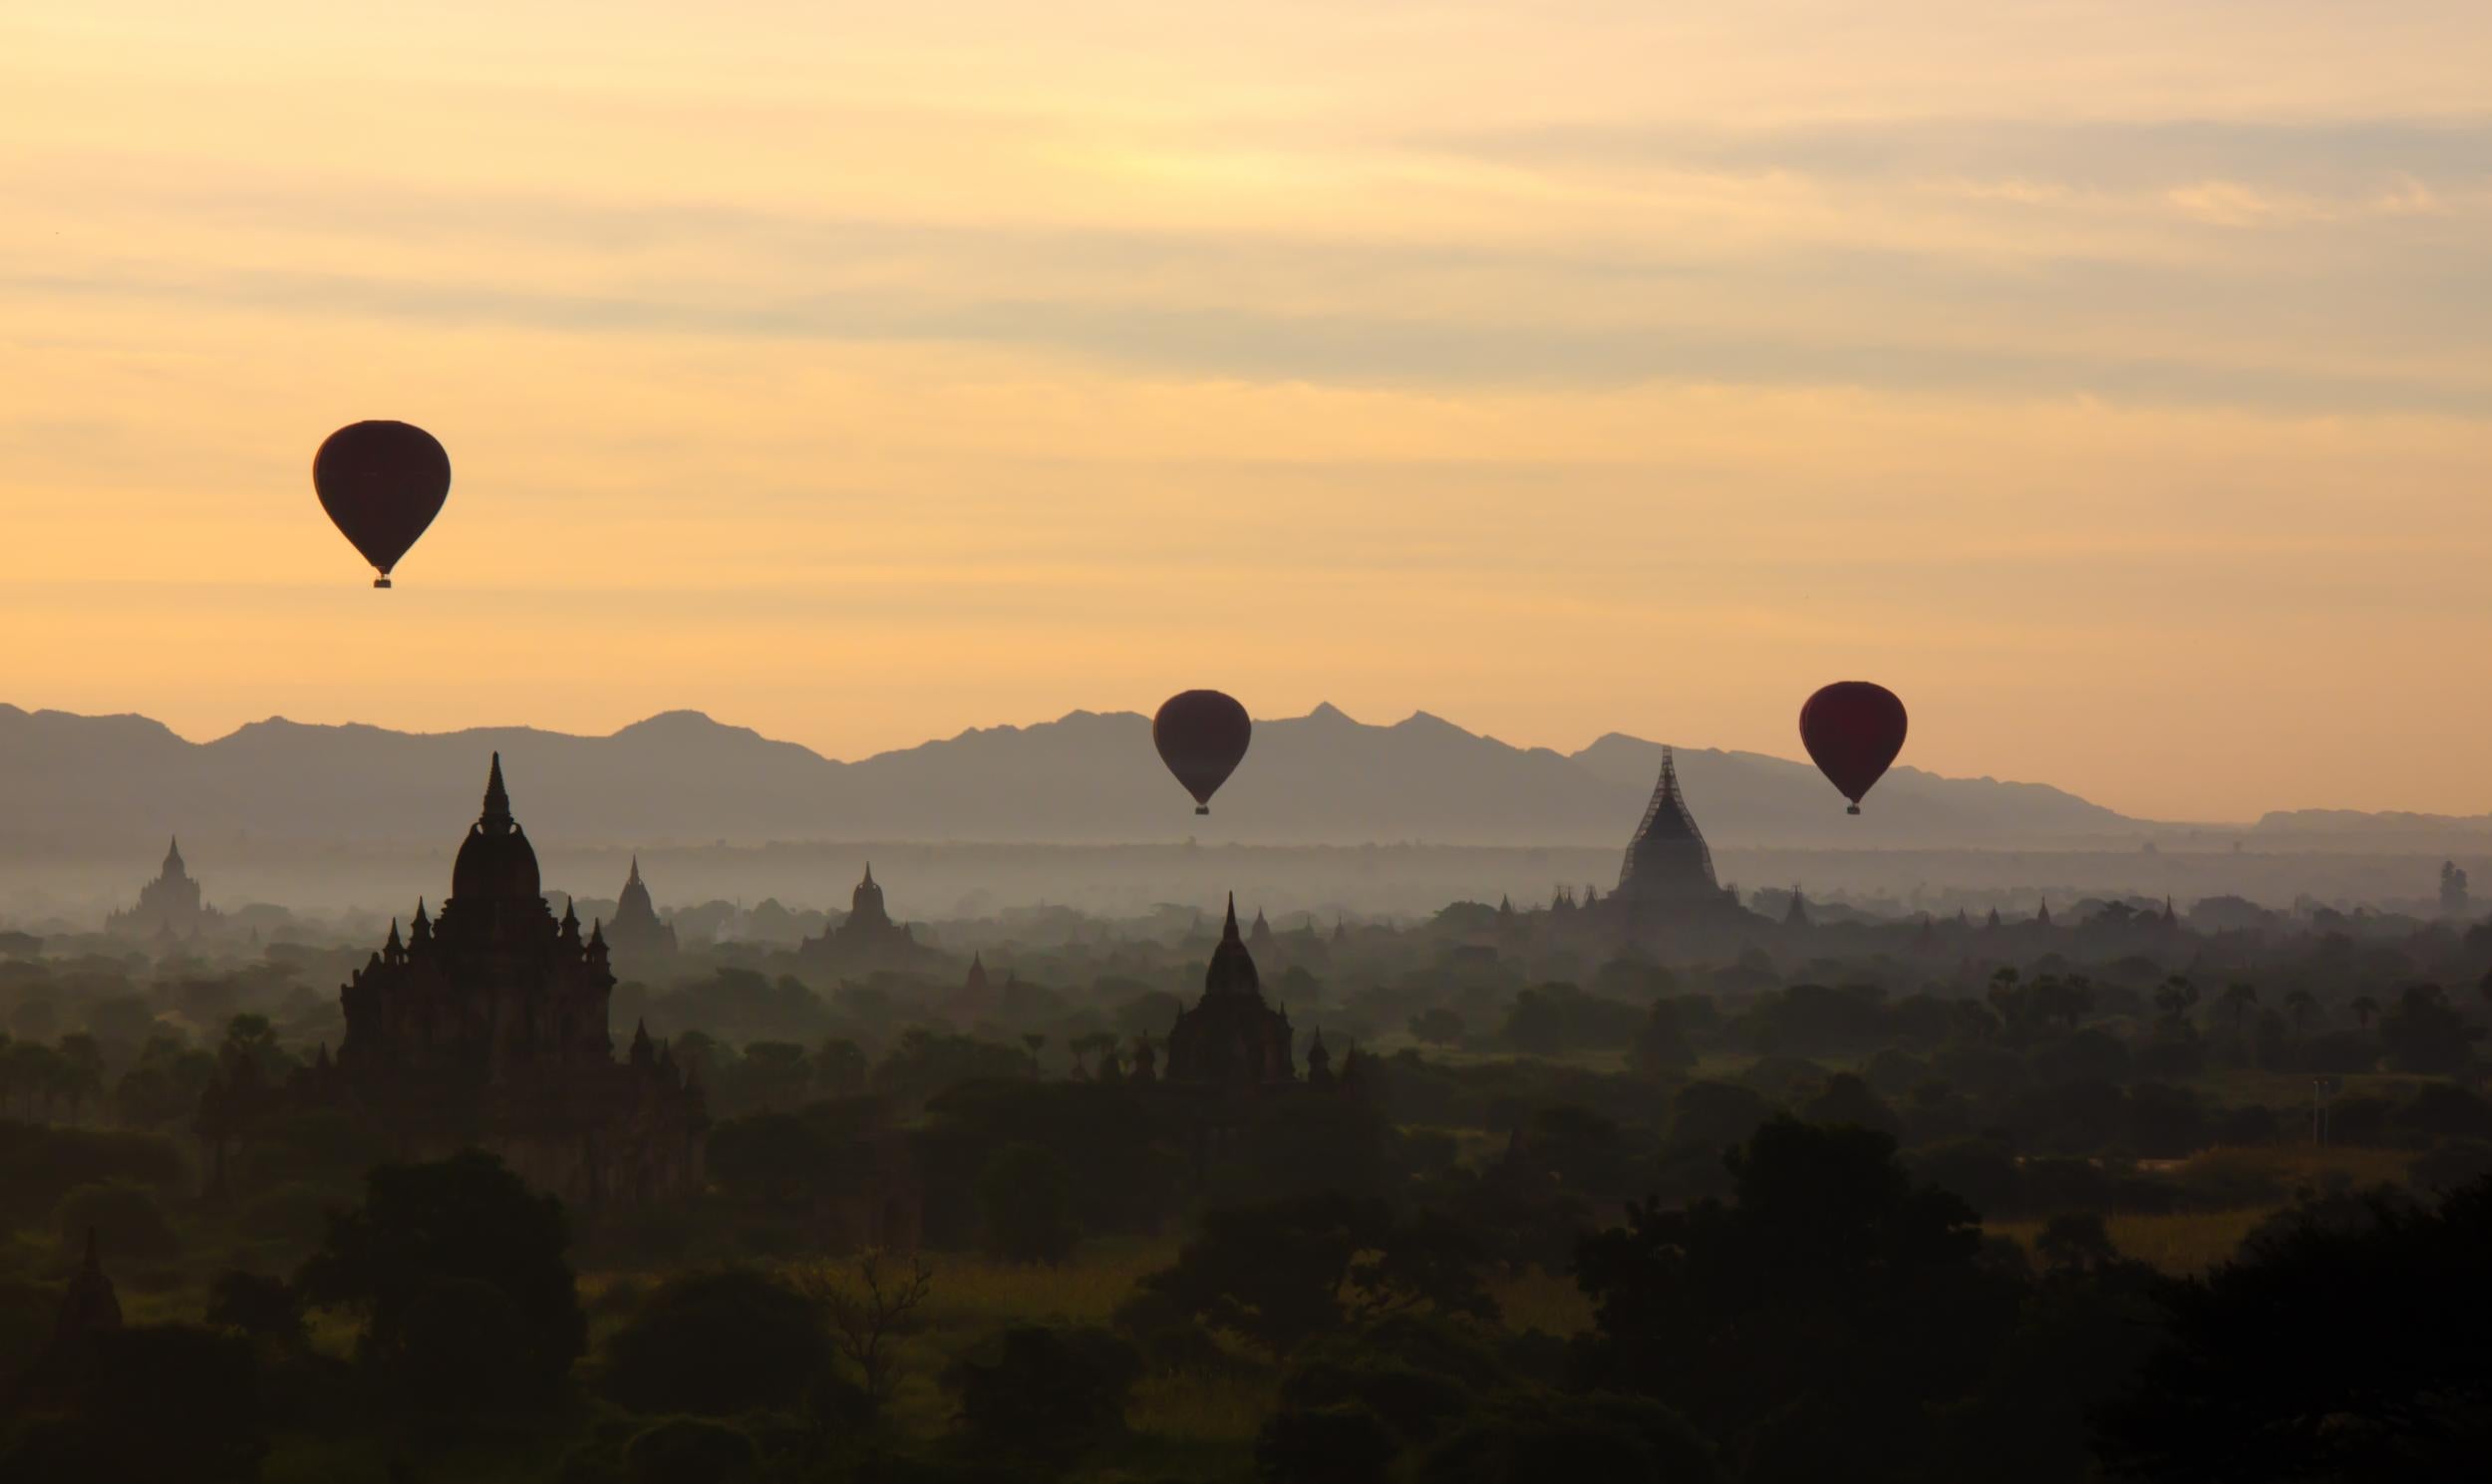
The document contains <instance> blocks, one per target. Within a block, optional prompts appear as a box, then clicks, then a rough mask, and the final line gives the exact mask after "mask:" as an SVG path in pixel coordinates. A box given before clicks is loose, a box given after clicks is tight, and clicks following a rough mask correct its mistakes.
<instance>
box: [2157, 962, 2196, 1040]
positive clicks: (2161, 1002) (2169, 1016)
mask: <svg viewBox="0 0 2492 1484" xmlns="http://www.w3.org/2000/svg"><path fill="white" fill-rule="evenodd" d="M2197 1004H2198V987H2197V986H2196V985H2194V984H2191V983H2190V982H2189V981H2188V980H2187V979H2186V978H2185V977H2183V976H2181V975H2178V974H2175V975H2173V976H2172V977H2171V978H2169V979H2166V980H2165V981H2163V983H2162V984H2160V985H2158V986H2156V987H2155V992H2154V1008H2155V1011H2156V1013H2157V1014H2158V1015H2159V1016H2160V1017H2161V1018H2162V1025H2163V1027H2164V1029H2165V1030H2167V1031H2178V1030H2181V1029H2182V1028H2184V1027H2186V1026H2187V1025H2188V1024H2189V1012H2190V1011H2192V1010H2194V1009H2196V1008H2197Z"/></svg>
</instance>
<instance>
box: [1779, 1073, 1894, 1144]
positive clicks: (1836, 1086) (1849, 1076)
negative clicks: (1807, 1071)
mask: <svg viewBox="0 0 2492 1484" xmlns="http://www.w3.org/2000/svg"><path fill="white" fill-rule="evenodd" d="M1800 1113H1801V1116H1802V1117H1804V1118H1806V1119H1807V1120H1808V1121H1809V1122H1811V1123H1848V1124H1851V1125H1852V1126H1854V1127H1856V1128H1874V1129H1876V1130H1878V1131H1879V1132H1880V1133H1884V1134H1887V1135H1889V1136H1893V1135H1897V1134H1900V1133H1902V1132H1903V1129H1904V1124H1903V1120H1902V1119H1900V1118H1898V1117H1896V1116H1895V1110H1894V1109H1893V1108H1891V1107H1888V1106H1887V1105H1886V1102H1885V1100H1884V1099H1883V1098H1881V1097H1879V1096H1878V1094H1876V1093H1875V1092H1872V1091H1870V1090H1869V1084H1868V1083H1867V1082H1864V1081H1862V1080H1861V1079H1860V1078H1859V1077H1858V1076H1856V1075H1854V1074H1853V1073H1851V1072H1848V1071H1838V1072H1836V1073H1835V1074H1834V1075H1833V1076H1831V1077H1828V1078H1827V1079H1826V1088H1825V1090H1824V1091H1823V1092H1820V1093H1818V1094H1817V1095H1816V1096H1815V1097H1813V1098H1810V1099H1809V1101H1808V1106H1806V1107H1805V1108H1803V1109H1801V1110H1800Z"/></svg>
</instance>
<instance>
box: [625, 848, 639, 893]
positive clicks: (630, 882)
mask: <svg viewBox="0 0 2492 1484" xmlns="http://www.w3.org/2000/svg"><path fill="white" fill-rule="evenodd" d="M623 884H624V885H625V886H638V885H640V852H639V851H637V850H635V851H633V852H632V874H630V875H629V876H626V877H624V878H623Z"/></svg>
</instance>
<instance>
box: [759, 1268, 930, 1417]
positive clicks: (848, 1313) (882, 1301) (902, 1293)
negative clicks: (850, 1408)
mask: <svg viewBox="0 0 2492 1484" xmlns="http://www.w3.org/2000/svg"><path fill="white" fill-rule="evenodd" d="M792 1282H793V1283H794V1285H795V1287H796V1290H797V1292H799V1293H801V1294H803V1295H805V1296H806V1297H807V1298H809V1299H811V1300H813V1301H814V1302H815V1303H816V1304H819V1305H820V1306H821V1307H822V1311H823V1312H824V1313H825V1314H827V1315H828V1316H829V1317H830V1337H831V1344H832V1345H833V1347H835V1348H836V1349H837V1350H838V1351H839V1353H840V1354H841V1355H842V1356H844V1357H845V1358H846V1359H847V1361H848V1363H849V1364H851V1365H853V1366H855V1367H856V1370H857V1374H858V1376H859V1377H860V1378H861V1380H862V1382H863V1384H864V1387H865V1404H866V1408H867V1410H868V1412H869V1413H870V1414H871V1415H873V1416H876V1417H879V1416H880V1415H882V1409H883V1407H884V1406H886V1405H887V1404H889V1402H890V1400H891V1393H892V1389H893V1387H895V1386H896V1385H897V1384H898V1382H899V1348H898V1340H899V1337H900V1336H902V1335H904V1334H906V1333H907V1332H908V1331H909V1330H910V1329H912V1328H913V1327H914V1325H915V1316H916V1313H917V1311H918V1310H919V1309H921V1308H923V1307H924V1306H925V1303H926V1300H927V1298H928V1297H929V1296H930V1295H932V1294H933V1292H934V1271H933V1270H932V1269H930V1268H928V1267H927V1266H926V1264H925V1262H924V1261H923V1260H922V1259H918V1258H911V1259H909V1260H908V1262H907V1264H906V1266H902V1265H900V1264H899V1263H898V1262H897V1261H896V1260H894V1259H892V1258H890V1257H889V1256H887V1255H885V1254H883V1253H880V1252H868V1253H865V1254H864V1255H862V1256H861V1257H859V1258H858V1259H857V1260H856V1262H855V1265H854V1266H853V1267H852V1268H850V1269H848V1270H846V1271H839V1270H835V1269H831V1268H828V1267H821V1266H816V1267H812V1268H807V1269H803V1270H800V1271H798V1272H797V1273H795V1274H794V1275H792Z"/></svg>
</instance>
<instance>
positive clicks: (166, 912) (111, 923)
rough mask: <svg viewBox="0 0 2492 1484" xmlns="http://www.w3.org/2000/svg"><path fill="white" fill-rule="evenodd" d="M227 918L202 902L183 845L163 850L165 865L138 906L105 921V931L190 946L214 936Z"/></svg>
mask: <svg viewBox="0 0 2492 1484" xmlns="http://www.w3.org/2000/svg"><path fill="white" fill-rule="evenodd" d="M224 922H225V917H224V914H223V913H221V912H218V911H217V910H216V909H215V908H213V907H210V906H208V905H207V904H206V902H205V901H203V900H202V899H201V893H200V889H199V883H198V882H197V881H196V880H194V879H192V877H191V875H190V868H189V866H188V865H187V864H185V863H184V862H183V860H182V858H181V841H180V840H178V839H175V840H174V841H173V842H172V843H171V844H170V845H168V846H166V847H165V850H164V864H163V867H162V869H160V870H158V871H157V872H156V879H155V880H154V881H151V882H149V883H148V884H147V885H145V886H143V887H141V888H140V889H139V901H138V904H137V905H136V906H133V907H129V908H126V909H124V910H122V911H119V912H115V913H113V914H111V915H110V916H108V917H106V918H105V919H104V931H106V932H107V933H110V934H113V935H114V936H116V937H122V938H154V939H158V940H178V941H183V942H187V941H190V940H193V939H197V938H203V937H206V936H209V935H211V934H213V933H215V932H216V931H217V930H218V929H220V928H222V927H223V926H224Z"/></svg>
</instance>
